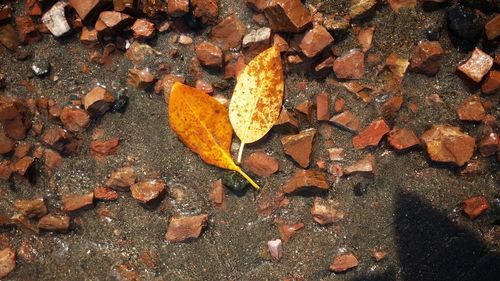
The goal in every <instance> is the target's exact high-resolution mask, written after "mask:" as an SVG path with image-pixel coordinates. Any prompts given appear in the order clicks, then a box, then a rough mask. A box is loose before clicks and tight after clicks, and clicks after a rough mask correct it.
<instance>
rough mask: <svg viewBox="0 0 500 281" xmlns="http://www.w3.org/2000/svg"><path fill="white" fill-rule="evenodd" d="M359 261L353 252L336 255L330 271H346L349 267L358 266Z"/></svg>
mask: <svg viewBox="0 0 500 281" xmlns="http://www.w3.org/2000/svg"><path fill="white" fill-rule="evenodd" d="M358 264H359V262H358V259H357V258H356V256H355V255H354V254H352V253H349V254H343V255H340V256H338V257H336V258H335V259H334V260H333V262H332V263H331V264H330V271H333V272H345V271H348V270H349V269H352V268H355V267H356V266H358Z"/></svg>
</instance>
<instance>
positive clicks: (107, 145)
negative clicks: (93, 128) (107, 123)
mask: <svg viewBox="0 0 500 281" xmlns="http://www.w3.org/2000/svg"><path fill="white" fill-rule="evenodd" d="M119 145H120V139H119V138H112V139H109V140H94V141H92V142H91V143H90V153H91V154H92V156H94V157H97V158H102V157H106V156H109V155H113V154H116V152H117V151H118V146H119Z"/></svg>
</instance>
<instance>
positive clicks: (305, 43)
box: [299, 24, 333, 58]
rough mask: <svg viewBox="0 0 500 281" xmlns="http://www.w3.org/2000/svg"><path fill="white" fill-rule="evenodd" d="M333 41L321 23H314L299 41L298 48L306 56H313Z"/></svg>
mask: <svg viewBox="0 0 500 281" xmlns="http://www.w3.org/2000/svg"><path fill="white" fill-rule="evenodd" d="M332 43H333V37H332V35H330V33H329V32H328V30H326V28H324V27H323V26H322V25H319V24H316V25H314V27H313V28H312V29H310V30H309V31H307V32H306V33H305V35H304V36H303V37H302V39H301V40H300V43H299V48H300V49H301V50H302V52H303V53H304V55H306V57H308V58H313V57H315V56H317V55H318V54H319V53H321V52H322V51H323V50H324V49H326V47H328V46H329V45H330V44H332Z"/></svg>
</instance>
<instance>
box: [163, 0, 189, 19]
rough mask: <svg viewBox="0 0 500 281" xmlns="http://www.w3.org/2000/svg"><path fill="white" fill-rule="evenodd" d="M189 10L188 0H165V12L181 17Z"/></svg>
mask: <svg viewBox="0 0 500 281" xmlns="http://www.w3.org/2000/svg"><path fill="white" fill-rule="evenodd" d="M188 12H189V0H170V1H168V2H167V14H168V15H169V16H171V17H182V16H183V15H185V14H187V13H188Z"/></svg>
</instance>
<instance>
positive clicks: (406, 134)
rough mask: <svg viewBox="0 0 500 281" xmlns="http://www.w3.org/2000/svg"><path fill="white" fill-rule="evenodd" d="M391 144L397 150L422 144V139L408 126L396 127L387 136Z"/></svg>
mask: <svg viewBox="0 0 500 281" xmlns="http://www.w3.org/2000/svg"><path fill="white" fill-rule="evenodd" d="M387 140H388V141H389V145H390V146H392V147H393V148H395V149H397V150H404V149H408V148H411V147H414V146H417V145H420V140H419V139H418V137H417V136H416V135H415V133H414V132H413V131H412V130H410V129H406V128H397V127H394V129H392V131H390V132H389V134H388V136H387Z"/></svg>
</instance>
